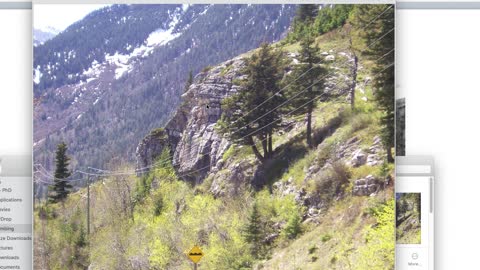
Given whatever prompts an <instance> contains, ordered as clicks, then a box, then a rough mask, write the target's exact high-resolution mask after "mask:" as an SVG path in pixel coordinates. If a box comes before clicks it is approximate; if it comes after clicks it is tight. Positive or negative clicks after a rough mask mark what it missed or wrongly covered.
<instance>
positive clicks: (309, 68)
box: [287, 35, 326, 147]
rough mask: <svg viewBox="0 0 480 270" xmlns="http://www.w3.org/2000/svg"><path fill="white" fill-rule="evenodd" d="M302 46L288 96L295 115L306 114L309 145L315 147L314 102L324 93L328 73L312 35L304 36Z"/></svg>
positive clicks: (291, 78) (291, 76) (291, 77)
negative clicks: (313, 126)
mask: <svg viewBox="0 0 480 270" xmlns="http://www.w3.org/2000/svg"><path fill="white" fill-rule="evenodd" d="M300 46H301V49H300V56H299V57H298V60H299V62H300V63H299V64H297V65H295V67H294V69H293V72H292V74H291V75H290V79H289V80H290V81H292V80H294V81H293V82H292V83H291V84H290V87H289V88H288V91H287V96H288V97H289V98H290V99H291V101H290V103H289V104H290V106H291V107H292V108H291V110H295V112H294V114H295V115H301V114H306V116H307V144H308V146H309V147H313V139H312V112H313V109H314V108H315V106H316V102H315V101H312V100H313V99H315V98H317V97H318V96H319V95H321V94H322V93H323V84H324V79H323V77H322V75H323V74H324V73H326V68H325V67H322V66H321V65H320V64H319V62H320V56H319V52H320V49H319V48H318V46H317V45H316V44H315V39H314V38H313V36H312V35H307V36H304V37H303V38H302V40H301V42H300ZM302 74H303V75H302ZM300 76H302V77H300Z"/></svg>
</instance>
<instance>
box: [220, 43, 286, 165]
mask: <svg viewBox="0 0 480 270" xmlns="http://www.w3.org/2000/svg"><path fill="white" fill-rule="evenodd" d="M245 61H246V67H245V69H244V70H243V74H245V75H246V79H245V80H244V81H242V82H241V83H240V84H241V86H242V88H243V89H242V90H241V91H239V93H238V94H236V95H234V96H232V97H230V98H227V99H225V100H224V101H223V102H222V108H223V110H224V112H223V114H222V117H221V119H220V121H219V131H220V132H221V133H223V134H225V135H226V136H228V137H229V138H230V139H231V140H233V141H235V142H236V143H239V144H242V145H249V146H251V147H252V150H253V152H254V153H255V155H256V157H257V158H258V159H259V160H260V161H261V162H264V161H265V160H266V159H268V158H270V157H271V156H272V154H273V142H272V136H273V132H274V131H275V130H276V129H277V128H278V127H279V124H280V120H281V111H280V110H278V109H275V108H276V107H277V106H278V105H279V104H281V103H282V102H283V101H284V97H283V96H282V95H281V94H276V93H277V92H279V91H280V88H279V84H280V81H281V79H282V77H283V68H282V54H281V51H274V50H273V48H272V47H271V46H270V45H269V44H267V43H263V44H262V45H261V47H260V49H259V50H258V52H256V53H254V54H253V55H252V56H251V57H250V58H248V59H246V60H245ZM259 142H260V143H261V145H262V149H263V154H262V153H260V151H259V150H258V148H257V146H256V144H257V143H259Z"/></svg>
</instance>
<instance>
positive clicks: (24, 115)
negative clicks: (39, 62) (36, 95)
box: [0, 10, 32, 156]
mask: <svg viewBox="0 0 480 270" xmlns="http://www.w3.org/2000/svg"><path fill="white" fill-rule="evenodd" d="M31 25H32V11H31V10H0V39H1V40H0V156H1V155H8V154H28V155H31V152H32V90H31V88H32V67H31V66H32V64H31V61H32V28H31Z"/></svg>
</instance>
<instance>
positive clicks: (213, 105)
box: [136, 58, 244, 183]
mask: <svg viewBox="0 0 480 270" xmlns="http://www.w3.org/2000/svg"><path fill="white" fill-rule="evenodd" d="M243 66H244V61H243V60H242V59H241V58H234V59H232V60H229V61H226V62H224V63H222V64H219V65H217V66H215V67H213V68H210V67H209V68H206V69H205V70H204V71H202V72H201V73H199V74H198V75H197V76H196V77H195V79H194V83H193V84H192V85H191V86H190V87H189V88H188V90H187V91H186V92H185V93H184V94H183V95H182V105H181V106H180V108H179V109H178V110H177V111H176V113H175V115H174V116H173V118H172V119H171V120H170V121H169V122H168V123H167V125H166V126H165V134H166V135H167V137H168V139H167V140H165V141H162V140H155V139H154V138H153V139H152V138H151V137H149V136H147V137H146V138H145V139H143V140H142V142H141V143H140V145H139V146H138V147H137V152H136V155H137V167H139V168H141V167H145V166H148V165H150V164H152V162H153V160H152V159H151V158H150V157H149V154H150V153H153V152H155V153H157V154H159V153H161V151H162V149H163V148H164V147H165V146H167V145H168V146H170V147H171V148H172V149H173V150H174V151H173V160H172V163H173V165H174V167H175V168H176V170H177V173H178V174H179V176H181V177H182V178H183V179H185V180H187V181H191V182H195V183H199V182H201V181H202V180H203V179H204V178H205V176H206V175H207V174H208V172H210V171H212V170H214V169H215V168H216V166H217V164H219V162H220V161H221V158H222V156H223V153H224V152H225V151H226V150H227V149H228V147H229V146H230V144H231V143H230V142H228V141H227V140H226V139H224V138H222V137H221V136H220V135H219V134H218V133H217V132H216V130H215V123H216V122H217V121H218V119H220V116H221V114H222V110H221V102H222V100H223V99H224V98H226V97H228V96H230V95H232V94H234V93H235V92H237V91H238V90H239V86H236V85H235V84H234V83H233V81H234V80H235V79H237V78H238V77H239V74H240V70H241V69H242V67H243ZM159 145H162V146H159ZM148 148H152V150H150V151H147V150H146V149H148Z"/></svg>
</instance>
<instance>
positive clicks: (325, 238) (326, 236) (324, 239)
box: [320, 234, 332, 243]
mask: <svg viewBox="0 0 480 270" xmlns="http://www.w3.org/2000/svg"><path fill="white" fill-rule="evenodd" d="M330 239H332V236H331V235H330V234H325V235H323V236H322V238H321V239H320V240H322V243H326V242H328V241H329V240H330Z"/></svg>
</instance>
